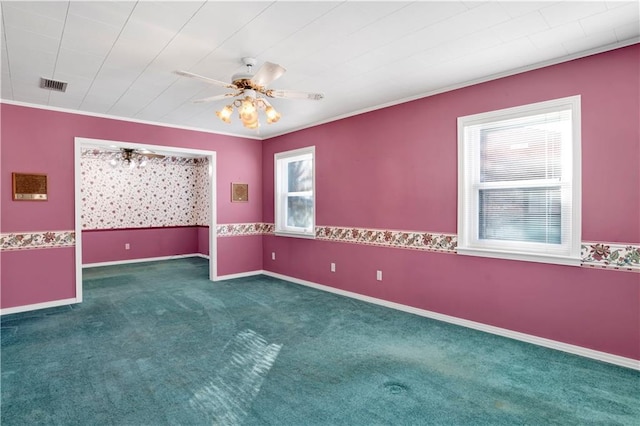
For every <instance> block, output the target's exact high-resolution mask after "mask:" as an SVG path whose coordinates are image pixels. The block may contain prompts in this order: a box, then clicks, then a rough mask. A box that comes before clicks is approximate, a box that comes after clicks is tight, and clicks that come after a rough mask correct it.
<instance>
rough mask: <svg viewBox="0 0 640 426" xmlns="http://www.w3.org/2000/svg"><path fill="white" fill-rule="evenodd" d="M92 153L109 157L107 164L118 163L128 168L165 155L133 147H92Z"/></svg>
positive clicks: (114, 165)
mask: <svg viewBox="0 0 640 426" xmlns="http://www.w3.org/2000/svg"><path fill="white" fill-rule="evenodd" d="M93 155H96V156H101V155H106V158H107V159H109V164H110V165H111V166H112V167H116V166H117V165H118V164H122V165H123V166H126V167H129V168H135V167H145V166H146V165H147V161H148V160H151V159H154V158H165V157H166V155H162V154H156V153H154V152H152V151H149V150H147V149H133V148H117V149H103V150H99V149H94V150H93Z"/></svg>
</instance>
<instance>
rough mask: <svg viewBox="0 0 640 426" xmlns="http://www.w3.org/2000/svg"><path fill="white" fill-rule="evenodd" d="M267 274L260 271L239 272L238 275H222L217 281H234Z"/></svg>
mask: <svg viewBox="0 0 640 426" xmlns="http://www.w3.org/2000/svg"><path fill="white" fill-rule="evenodd" d="M264 274H265V272H264V271H263V270H262V269H260V270H257V271H248V272H238V273H237V274H227V275H220V276H219V277H218V279H217V280H216V281H224V280H233V279H236V278H246V277H255V276H256V275H264Z"/></svg>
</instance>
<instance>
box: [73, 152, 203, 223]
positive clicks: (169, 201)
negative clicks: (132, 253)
mask: <svg viewBox="0 0 640 426" xmlns="http://www.w3.org/2000/svg"><path fill="white" fill-rule="evenodd" d="M113 158H114V156H113V154H109V153H107V154H105V153H102V152H99V151H95V150H84V151H83V152H82V156H81V160H80V168H81V174H82V185H81V196H82V215H81V219H82V229H87V230H91V229H117V228H152V227H163V226H194V225H207V223H208V218H209V215H208V209H209V197H208V196H206V194H207V193H208V192H207V191H208V189H209V180H208V179H206V177H207V174H208V172H209V164H208V160H206V159H192V158H182V157H152V158H147V161H146V165H145V166H144V167H128V166H127V164H126V163H123V162H121V161H118V162H117V164H116V166H115V167H114V166H112V165H111V164H110V163H109V161H111V160H112V159H113ZM116 159H118V160H119V158H117V157H116Z"/></svg>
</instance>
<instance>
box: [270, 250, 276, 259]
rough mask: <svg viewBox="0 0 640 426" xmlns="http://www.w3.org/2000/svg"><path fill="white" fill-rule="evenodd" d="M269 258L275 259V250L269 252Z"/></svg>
mask: <svg viewBox="0 0 640 426" xmlns="http://www.w3.org/2000/svg"><path fill="white" fill-rule="evenodd" d="M271 260H276V252H275V251H272V252H271Z"/></svg>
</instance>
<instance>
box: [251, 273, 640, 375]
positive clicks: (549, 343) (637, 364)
mask: <svg viewBox="0 0 640 426" xmlns="http://www.w3.org/2000/svg"><path fill="white" fill-rule="evenodd" d="M263 274H264V275H266V276H269V277H274V278H279V279H281V280H284V281H289V282H292V283H295V284H301V285H304V286H307V287H312V288H315V289H318V290H323V291H327V292H329V293H335V294H339V295H341V296H346V297H350V298H353V299H358V300H362V301H364V302H369V303H373V304H376V305H380V306H385V307H387V308H391V309H397V310H399V311H403V312H408V313H411V314H415V315H420V316H422V317H426V318H431V319H435V320H438V321H443V322H448V323H451V324H455V325H459V326H462V327H467V328H472V329H474V330H479V331H484V332H486V333H491V334H496V335H498V336H503V337H508V338H511V339H515V340H520V341H522V342H527V343H532V344H534V345H538V346H544V347H545V348H550V349H556V350H559V351H563V352H568V353H570V354H574V355H579V356H583V357H585V358H591V359H595V360H598V361H602V362H607V363H609V364H615V365H619V366H621V367H626V368H631V369H634V370H640V360H636V359H632V358H626V357H623V356H619V355H613V354H609V353H606V352H600V351H596V350H594V349H589V348H584V347H582V346H576V345H571V344H569V343H563V342H558V341H556V340H551V339H545V338H544V337H538V336H533V335H531V334H525V333H520V332H517V331H513V330H508V329H506V328H500V327H495V326H492V325H487V324H483V323H479V322H475V321H470V320H466V319H462V318H457V317H453V316H450V315H445V314H440V313H437V312H432V311H427V310H424V309H419V308H414V307H412V306H407V305H402V304H400V303H395V302H389V301H387V300H383V299H378V298H375V297H370V296H365V295H362V294H358V293H353V292H350V291H346V290H341V289H338V288H334V287H329V286H326V285H322V284H317V283H314V282H311V281H306V280H301V279H299V278H294V277H289V276H287V275H282V274H277V273H275V272H270V271H263Z"/></svg>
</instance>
